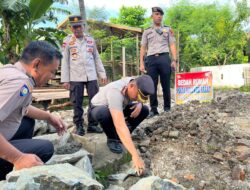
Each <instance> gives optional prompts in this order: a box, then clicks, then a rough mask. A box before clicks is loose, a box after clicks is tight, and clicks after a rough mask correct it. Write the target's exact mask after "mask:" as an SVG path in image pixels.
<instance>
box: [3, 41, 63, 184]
mask: <svg viewBox="0 0 250 190" xmlns="http://www.w3.org/2000/svg"><path fill="white" fill-rule="evenodd" d="M61 58H62V56H61V54H60V52H59V51H57V50H56V49H55V48H54V47H53V46H52V45H50V44H49V43H47V42H45V41H35V42H31V43H30V44H29V45H28V46H27V47H26V48H25V49H24V51H23V53H22V56H21V59H20V60H19V61H18V62H17V63H15V64H14V65H11V64H9V65H5V66H3V67H1V68H0V145H1V146H0V158H1V159H0V180H4V179H5V177H6V174H8V173H9V172H10V171H11V170H12V169H13V166H14V167H15V169H17V170H19V169H22V168H29V167H32V166H37V165H42V164H43V163H44V162H46V161H48V160H49V159H50V158H51V156H52V155H53V153H54V148H53V144H52V143H51V142H50V141H47V140H39V139H32V136H33V130H34V125H35V120H34V119H39V120H46V121H48V122H49V123H50V124H51V125H52V126H54V127H55V128H56V130H57V132H58V134H59V135H61V134H62V133H64V132H65V131H66V126H65V124H64V123H63V121H62V120H61V119H60V118H58V117H56V116H54V115H52V114H50V113H48V112H45V111H43V110H40V109H38V108H35V107H33V106H31V105H30V104H31V102H32V89H33V88H34V87H35V86H42V85H43V84H45V83H47V82H48V80H50V79H52V78H53V77H54V76H55V72H56V70H57V68H58V66H59V63H60V59H61Z"/></svg>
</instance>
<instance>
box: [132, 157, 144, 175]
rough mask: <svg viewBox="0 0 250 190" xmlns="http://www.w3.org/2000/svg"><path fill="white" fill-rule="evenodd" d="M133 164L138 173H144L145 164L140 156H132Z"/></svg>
mask: <svg viewBox="0 0 250 190" xmlns="http://www.w3.org/2000/svg"><path fill="white" fill-rule="evenodd" d="M132 161H133V166H134V168H135V170H136V172H137V174H138V175H142V174H143V173H144V171H145V164H144V162H143V160H142V159H141V158H140V157H139V156H133V157H132Z"/></svg>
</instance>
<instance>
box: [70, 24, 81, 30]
mask: <svg viewBox="0 0 250 190" xmlns="http://www.w3.org/2000/svg"><path fill="white" fill-rule="evenodd" d="M72 28H74V29H78V28H82V25H76V26H72Z"/></svg>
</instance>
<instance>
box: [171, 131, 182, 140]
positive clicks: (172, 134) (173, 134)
mask: <svg viewBox="0 0 250 190" xmlns="http://www.w3.org/2000/svg"><path fill="white" fill-rule="evenodd" d="M168 136H169V138H178V137H179V136H180V132H179V131H170V132H169V135H168Z"/></svg>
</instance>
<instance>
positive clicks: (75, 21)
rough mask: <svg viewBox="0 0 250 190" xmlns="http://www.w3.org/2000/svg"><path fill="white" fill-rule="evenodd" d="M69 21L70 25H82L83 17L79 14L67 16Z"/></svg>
mask: <svg viewBox="0 0 250 190" xmlns="http://www.w3.org/2000/svg"><path fill="white" fill-rule="evenodd" d="M69 23H70V25H71V26H77V25H82V24H83V19H82V17H81V16H80V15H73V16H69Z"/></svg>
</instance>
